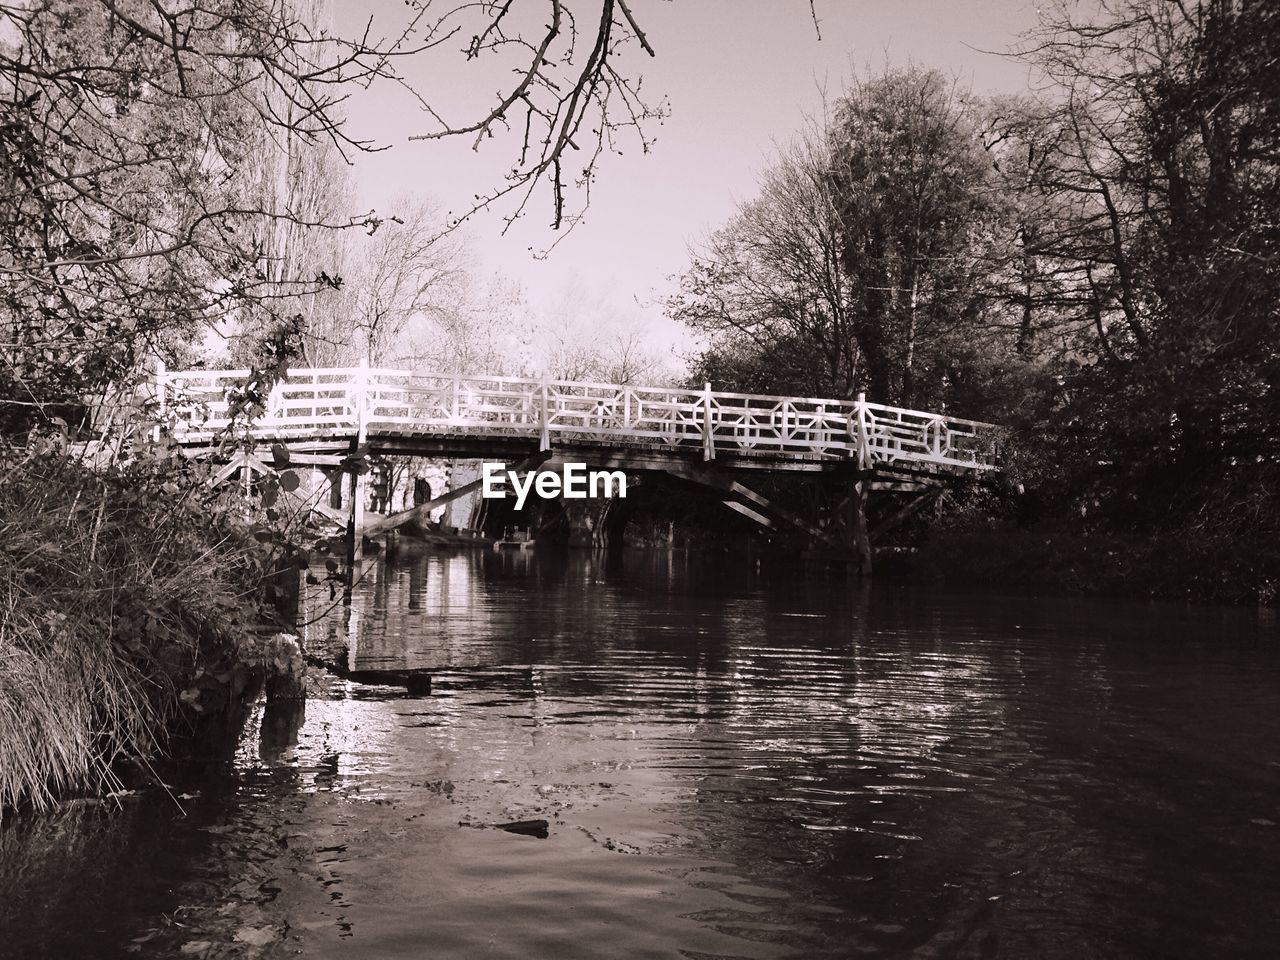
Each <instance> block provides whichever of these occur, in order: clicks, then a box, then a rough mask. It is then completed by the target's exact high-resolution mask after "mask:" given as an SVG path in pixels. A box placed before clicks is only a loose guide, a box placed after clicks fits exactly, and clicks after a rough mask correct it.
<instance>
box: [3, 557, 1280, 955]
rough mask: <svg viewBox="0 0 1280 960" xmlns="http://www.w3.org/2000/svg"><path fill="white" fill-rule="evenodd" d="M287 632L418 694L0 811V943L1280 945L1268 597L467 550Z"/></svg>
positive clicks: (385, 949) (838, 947) (1274, 672)
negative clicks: (401, 680) (867, 580)
mask: <svg viewBox="0 0 1280 960" xmlns="http://www.w3.org/2000/svg"><path fill="white" fill-rule="evenodd" d="M308 640H309V642H310V643H312V644H319V643H322V642H329V643H333V642H348V643H349V644H350V645H351V654H352V656H353V658H354V666H355V667H357V668H359V669H365V670H368V669H384V668H385V669H404V668H406V667H409V668H421V669H429V670H430V671H431V672H432V677H433V685H432V690H431V693H430V695H428V696H407V695H406V694H405V692H404V690H402V689H395V688H385V687H370V686H360V685H347V684H337V685H335V686H334V689H333V691H332V694H331V695H330V696H328V697H326V698H323V699H314V700H311V701H310V702H308V703H307V704H306V707H305V711H300V710H290V709H287V708H285V709H278V708H275V707H272V708H270V709H263V708H262V707H259V708H258V709H257V710H256V712H255V713H254V715H253V717H252V718H251V720H250V723H249V729H248V730H247V732H246V734H245V736H244V737H243V739H242V741H241V748H240V751H239V754H238V756H237V758H236V760H235V762H234V764H231V765H227V766H223V767H220V768H217V769H214V770H212V771H206V772H205V774H204V776H203V777H201V778H198V779H195V778H193V779H192V780H191V781H190V783H187V784H185V785H181V786H180V787H179V789H183V790H186V792H187V793H188V794H193V795H190V796H188V797H187V798H185V799H180V800H179V801H178V802H179V803H180V804H181V805H182V807H183V808H184V810H185V813H184V814H179V812H178V810H177V807H176V806H175V804H174V802H173V801H170V800H169V799H167V798H165V797H163V796H147V797H143V798H141V799H138V800H136V801H132V802H129V803H126V805H125V806H124V807H123V808H122V809H119V810H117V809H114V808H111V807H104V806H98V805H82V806H78V807H72V808H70V809H68V810H66V811H64V812H63V813H62V814H61V815H59V816H57V817H53V818H48V819H46V820H42V821H37V822H35V823H33V822H31V821H26V822H19V823H17V824H15V825H11V826H9V827H7V828H6V829H5V830H4V831H2V832H0V932H2V933H3V937H0V954H5V955H12V956H14V957H34V956H57V957H62V956H66V957H114V956H142V957H168V956H182V955H187V956H206V957H222V956H291V955H296V954H297V953H299V952H302V953H303V954H305V955H306V956H308V957H318V958H328V957H355V958H392V960H396V958H415V960H417V958H435V957H440V958H471V957H485V958H490V957H512V958H515V957H520V958H525V957H545V958H554V960H568V958H576V957H627V958H630V957H686V958H708V957H733V958H744V957H749V958H772V957H797V958H808V957H815V958H818V957H861V956H898V957H905V956H913V957H914V956H920V957H934V956H936V957H988V956H990V957H1010V958H1024V957H1064V958H1065V957H1072V958H1079V957H1181V956H1186V957H1208V956H1233V957H1234V956H1259V957H1271V956H1275V955H1276V949H1277V948H1276V944H1277V943H1278V942H1280V711H1278V710H1277V706H1278V699H1280V696H1278V691H1280V687H1278V685H1277V680H1278V679H1280V656H1278V655H1277V647H1278V644H1277V641H1278V640H1280V630H1278V628H1277V624H1276V621H1275V619H1274V614H1273V613H1270V612H1266V611H1263V612H1258V611H1245V610H1237V611H1221V610H1206V609H1193V608H1180V607H1155V606H1147V605H1134V604H1111V603H1099V602H1070V601H1043V600H1030V599H1009V598H1001V597H989V596H987V597H970V596H957V595H948V594H940V593H937V592H928V591H920V590H903V589H898V588H894V587H891V586H889V585H887V584H877V585H876V586H875V587H874V589H870V590H868V589H864V588H862V587H860V586H859V585H858V584H857V583H855V582H850V581H848V580H846V579H844V578H843V577H841V576H837V575H832V574H828V573H827V572H825V571H823V570H821V569H815V570H802V569H798V568H797V569H794V570H789V571H768V570H766V572H765V573H760V572H757V571H754V570H749V569H747V568H746V566H745V565H743V564H739V563H737V562H736V561H734V560H731V559H727V558H719V557H717V558H713V559H706V558H697V557H689V556H685V555H682V554H675V555H667V554H639V553H637V554H633V555H629V556H627V557H626V558H624V559H623V561H622V562H621V564H607V563H606V562H605V561H603V560H602V559H594V558H590V557H588V556H585V555H573V556H571V557H569V558H568V559H567V560H565V559H564V558H559V559H555V558H545V557H544V558H538V557H536V556H535V555H533V554H519V555H517V554H495V553H463V554H456V555H431V556H427V557H423V558H420V559H418V560H414V561H406V562H403V563H400V564H390V565H388V564H386V563H385V562H383V563H377V564H374V565H372V566H371V567H370V568H369V570H368V575H367V578H366V581H365V582H364V584H362V586H361V588H360V590H359V591H358V595H357V597H356V602H355V604H354V605H353V607H352V608H351V610H350V611H342V610H338V611H333V612H332V613H330V614H329V615H327V616H324V617H322V618H321V619H320V620H318V621H317V622H316V623H314V624H313V625H311V627H309V630H308ZM534 819H543V820H546V821H548V827H547V836H546V837H545V838H540V837H537V836H529V835H522V834H516V833H510V832H506V831H504V830H500V829H494V827H495V825H497V824H502V823H506V822H510V821H522V820H534ZM6 951H8V953H6Z"/></svg>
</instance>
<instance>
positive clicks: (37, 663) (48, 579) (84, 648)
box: [0, 448, 265, 815]
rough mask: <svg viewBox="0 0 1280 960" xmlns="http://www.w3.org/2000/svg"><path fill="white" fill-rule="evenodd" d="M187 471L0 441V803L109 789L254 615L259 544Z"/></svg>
mask: <svg viewBox="0 0 1280 960" xmlns="http://www.w3.org/2000/svg"><path fill="white" fill-rule="evenodd" d="M189 471H190V468H189V467H188V466H187V465H185V464H183V463H182V462H181V461H180V458H172V457H171V458H166V457H163V456H147V457H145V458H139V459H136V460H134V461H133V462H131V463H130V464H129V465H127V466H124V467H121V468H118V469H115V470H112V471H110V472H107V473H101V472H95V471H91V470H89V469H87V468H86V467H85V466H84V465H83V464H81V463H79V462H77V461H76V460H74V459H72V458H69V457H67V456H66V455H64V454H62V453H59V452H58V451H57V450H56V449H54V448H50V449H47V450H44V451H43V452H35V451H32V450H29V449H21V450H13V449H7V450H0V815H2V814H3V811H4V810H5V809H8V808H13V807H16V806H19V805H29V806H31V807H34V808H36V809H41V808H45V807H48V806H49V805H50V804H52V803H53V802H54V801H55V800H56V799H57V798H59V797H61V796H65V795H68V794H75V793H101V792H106V791H110V790H112V789H114V788H117V787H118V786H119V780H118V779H117V773H116V770H117V763H118V762H119V761H122V760H126V759H128V760H133V761H137V762H139V763H143V764H145V763H146V762H147V760H148V758H150V757H151V756H153V754H154V753H155V751H156V749H157V747H158V746H160V745H161V744H162V742H163V741H164V739H165V736H166V731H168V730H169V729H171V728H172V726H173V722H174V720H175V719H176V718H177V717H179V716H180V715H181V714H182V712H183V710H184V706H183V704H184V696H185V697H186V698H187V699H188V700H189V699H190V698H191V694H190V690H189V685H190V684H191V683H193V682H194V681H195V679H196V678H198V677H201V676H203V675H206V674H209V673H210V672H212V671H216V670H219V669H222V668H224V667H225V666H226V665H227V664H228V663H231V662H234V645H235V644H236V643H237V639H238V638H240V637H243V636H245V635H246V633H247V629H248V627H250V626H251V625H252V624H253V623H254V622H256V620H257V607H256V598H257V596H258V595H259V587H260V583H261V578H262V570H263V564H264V562H265V559H264V557H263V555H262V554H263V552H264V551H263V550H262V548H261V547H260V546H259V545H258V544H256V543H255V542H254V541H253V539H252V538H251V537H250V536H249V532H248V530H247V528H246V527H245V525H244V524H243V523H242V522H240V521H238V520H237V519H236V516H235V514H234V513H233V512H232V511H231V510H230V509H229V507H228V505H227V504H225V503H221V502H219V501H218V499H217V498H216V496H215V495H214V494H213V493H212V492H211V491H209V490H208V489H207V488H205V487H204V486H203V485H202V484H200V483H199V482H198V478H196V477H194V476H193V475H191V474H190V472H189Z"/></svg>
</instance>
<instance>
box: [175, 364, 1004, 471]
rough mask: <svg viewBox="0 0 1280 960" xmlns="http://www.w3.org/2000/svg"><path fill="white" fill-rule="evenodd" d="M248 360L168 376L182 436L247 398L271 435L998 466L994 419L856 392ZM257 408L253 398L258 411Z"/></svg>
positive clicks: (258, 428) (256, 425) (201, 430)
mask: <svg viewBox="0 0 1280 960" xmlns="http://www.w3.org/2000/svg"><path fill="white" fill-rule="evenodd" d="M250 377H251V373H250V371H248V370H186V371H168V372H162V373H161V374H160V375H159V377H158V381H157V391H158V394H159V396H160V398H161V407H162V408H163V409H166V410H167V411H168V414H169V418H170V420H171V422H172V423H173V425H174V426H173V429H174V433H175V435H176V436H177V437H178V438H179V439H181V440H184V441H187V442H200V441H202V440H206V439H210V438H212V437H214V436H216V435H217V434H218V433H219V432H220V431H222V430H224V429H225V428H227V427H228V426H230V425H231V424H232V422H233V420H235V418H236V413H237V411H238V410H240V409H241V408H242V407H243V406H244V404H243V403H242V402H241V401H242V400H243V398H245V397H246V396H255V397H257V398H258V399H259V400H261V401H262V412H261V413H260V414H259V415H257V416H255V417H253V418H252V421H251V422H250V423H242V424H241V425H242V426H245V427H246V428H247V429H250V430H251V431H252V432H253V433H254V434H255V435H257V436H260V437H262V438H264V439H267V438H281V439H289V438H303V437H309V438H316V439H323V438H325V437H338V436H350V435H352V434H353V433H354V432H356V431H358V430H359V429H361V428H363V429H364V430H365V431H366V432H367V433H369V434H370V435H374V436H376V435H378V434H379V433H394V434H399V435H431V434H465V435H474V436H494V437H497V436H505V437H528V438H535V439H537V440H538V441H539V445H540V446H541V448H542V449H550V448H551V447H552V446H554V445H555V443H556V442H557V441H559V442H561V443H563V442H574V441H596V442H600V443H604V444H614V445H618V446H622V447H625V446H633V447H634V446H644V445H658V446H675V447H681V448H691V449H698V450H700V451H701V452H702V455H703V456H704V457H705V458H706V459H714V458H715V457H716V455H717V454H718V453H736V454H760V455H773V456H778V457H786V456H799V457H808V458H818V459H826V458H832V459H850V458H856V459H858V460H859V461H860V462H861V463H862V464H863V465H865V466H870V465H872V464H874V463H876V462H898V461H911V462H916V463H930V464H936V465H938V466H949V467H958V468H968V469H979V470H987V469H994V468H995V467H996V464H997V461H996V454H997V451H996V437H997V430H996V428H995V427H994V426H993V425H991V424H987V423H981V422H978V421H973V420H962V419H958V418H955V417H949V416H946V415H943V414H935V413H928V412H925V411H919V410H908V409H904V408H900V407H890V406H885V405H883V404H877V403H868V402H866V401H864V400H862V399H859V400H852V401H851V400H829V399H820V398H806V397H782V396H765V395H758V394H745V393H727V392H721V391H712V390H711V389H710V388H709V387H707V388H704V389H702V390H689V389H679V388H669V387H643V386H629V385H619V384H608V383H591V382H577V381H567V380H540V379H531V378H524V377H487V376H452V375H433V374H422V373H417V372H415V371H410V370H392V369H374V368H366V367H355V368H350V367H331V368H316V369H309V368H308V369H293V370H289V371H288V374H287V376H286V377H285V378H283V379H281V380H280V381H279V382H277V383H275V384H274V385H272V386H271V387H270V389H269V390H266V391H265V392H264V390H263V389H262V388H261V386H260V385H258V384H255V383H253V382H252V381H251V380H250ZM253 409H254V410H255V411H256V409H257V408H256V407H255V408H253Z"/></svg>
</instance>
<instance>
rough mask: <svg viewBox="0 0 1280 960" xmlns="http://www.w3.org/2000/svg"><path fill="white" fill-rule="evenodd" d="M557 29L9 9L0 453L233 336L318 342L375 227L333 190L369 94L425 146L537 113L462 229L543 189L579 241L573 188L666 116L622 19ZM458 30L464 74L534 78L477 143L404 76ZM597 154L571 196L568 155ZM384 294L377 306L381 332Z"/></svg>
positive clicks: (2, 169)
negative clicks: (319, 311) (517, 55)
mask: <svg viewBox="0 0 1280 960" xmlns="http://www.w3.org/2000/svg"><path fill="white" fill-rule="evenodd" d="M552 6H553V8H554V9H553V17H552V22H551V23H550V24H547V25H544V26H542V27H540V28H539V27H533V28H530V27H529V25H528V24H527V23H525V22H523V21H522V20H517V18H516V17H515V16H514V15H510V16H509V13H510V10H509V8H510V4H505V5H501V6H498V5H491V4H481V5H477V4H457V5H448V4H446V5H443V6H442V7H440V8H438V9H437V8H432V9H431V10H430V11H428V10H427V9H426V8H425V7H421V8H418V7H416V6H415V9H414V10H412V11H410V12H409V14H408V15H407V16H408V22H407V23H404V24H401V25H400V29H394V30H393V31H392V32H391V33H390V34H389V35H390V36H391V37H392V39H391V40H388V41H374V40H371V39H370V38H369V37H368V36H367V35H366V36H356V37H344V36H340V35H337V34H335V33H334V32H333V31H332V30H331V29H329V28H327V27H326V26H325V25H324V20H325V16H324V11H325V7H326V4H325V3H324V2H323V0H298V2H292V0H290V2H281V0H210V2H207V3H201V4H196V5H183V4H171V3H161V2H148V0H36V2H33V3H18V4H4V5H0V76H3V78H4V84H3V93H0V157H2V158H3V161H2V162H0V251H2V252H0V327H2V328H3V336H2V337H0V399H2V400H3V406H2V408H0V430H2V431H4V432H7V433H11V434H12V433H19V432H22V431H24V430H26V429H27V428H28V427H29V426H31V425H32V424H35V423H40V422H47V421H48V420H49V419H50V418H52V417H60V418H62V419H64V420H68V421H70V422H80V421H82V420H83V419H85V418H86V415H87V411H86V408H85V403H86V400H87V398H88V397H90V396H93V395H95V394H98V393H101V392H103V391H104V390H105V389H106V388H107V387H108V386H109V385H110V384H113V383H116V382H118V381H120V380H122V379H128V378H129V377H130V376H131V375H133V374H135V373H136V372H137V370H138V369H139V367H140V366H142V365H144V364H145V363H146V361H148V360H149V359H150V358H151V357H153V356H159V357H160V358H161V359H164V360H166V361H168V362H170V363H171V364H172V363H175V362H177V363H183V362H184V361H185V360H188V359H190V354H191V350H192V348H193V346H194V345H196V344H198V343H199V342H200V340H201V339H202V337H204V336H205V335H206V334H208V333H210V332H213V333H219V332H225V329H226V328H227V327H228V326H235V327H237V328H238V329H239V330H240V331H242V332H244V333H245V334H247V335H248V336H249V337H250V338H251V339H252V338H258V337H277V338H278V336H279V331H281V330H282V329H287V330H292V331H299V330H301V329H303V328H305V327H307V326H309V322H310V320H312V319H314V317H312V316H311V314H312V312H313V310H314V308H315V307H316V300H315V298H316V297H319V298H320V299H321V300H322V301H324V302H325V304H328V305H334V306H337V305H338V301H336V298H334V297H332V296H329V295H328V294H330V293H332V292H333V291H334V290H335V289H336V288H338V287H340V286H341V284H342V270H343V269H344V267H345V264H344V263H343V258H342V256H341V250H340V249H339V247H340V245H334V244H332V243H330V242H328V238H329V237H330V236H331V235H332V234H333V233H335V232H339V231H343V230H345V229H349V228H351V227H359V226H363V227H365V228H367V229H369V230H375V229H376V228H377V227H378V225H379V224H380V222H381V221H380V219H379V218H378V217H377V216H374V215H372V214H368V213H366V214H355V213H352V212H351V210H350V209H349V203H350V201H349V198H348V197H346V196H344V195H343V192H342V191H341V190H340V189H333V188H335V187H340V186H341V177H340V176H337V175H336V173H335V171H336V170H338V169H339V168H340V165H341V164H342V163H343V162H345V161H346V160H347V159H348V158H349V156H350V155H351V154H353V153H355V152H358V151H363V150H372V149H377V148H378V146H379V145H377V144H370V143H366V142H363V141H359V140H356V139H353V138H352V137H351V136H350V135H349V134H348V133H347V132H346V126H345V123H344V117H343V104H344V103H345V101H346V100H347V98H348V97H349V96H350V95H351V94H352V93H353V92H355V91H356V90H358V89H360V88H362V87H366V86H368V85H370V84H373V83H375V82H376V83H379V84H382V85H383V86H384V88H386V87H395V88H396V89H398V90H399V91H401V92H403V93H406V94H407V95H409V96H410V97H411V98H413V99H414V100H416V101H417V103H418V105H419V106H421V107H422V108H423V114H422V116H423V117H424V120H425V122H427V123H429V124H430V126H431V128H432V129H430V130H429V131H428V132H427V133H424V134H422V136H423V137H427V138H435V137H448V136H466V135H470V134H476V135H478V136H479V137H481V138H487V137H490V136H495V135H496V134H497V133H498V132H500V131H501V130H502V129H504V128H505V127H506V125H507V124H508V123H509V122H510V120H511V119H513V115H515V114H518V113H520V112H522V111H527V115H526V116H525V117H524V121H525V122H524V124H523V127H524V135H523V140H522V142H521V144H520V146H519V147H518V150H519V151H520V158H519V162H518V163H516V164H514V165H513V166H512V168H511V170H512V172H511V175H510V177H509V178H508V179H507V180H506V181H504V183H503V184H502V185H501V186H499V187H496V188H495V189H494V191H493V192H492V193H491V194H489V195H487V196H485V197H482V198H478V199H477V202H476V205H475V207H474V208H473V211H472V212H474V210H478V209H481V208H483V207H484V206H486V205H487V204H488V203H490V202H492V201H494V200H497V199H498V198H500V197H503V196H508V195H512V194H517V195H518V193H519V192H520V191H525V194H524V196H525V202H527V200H528V196H529V195H530V194H531V193H532V191H533V190H534V188H535V187H536V186H537V185H538V184H540V183H542V182H544V180H549V181H550V183H551V185H552V187H553V191H552V192H553V199H552V208H553V210H554V213H555V220H556V223H557V225H559V224H560V223H562V222H566V223H572V222H573V221H574V220H575V219H576V215H575V214H574V213H573V212H572V208H571V207H569V206H567V204H568V203H570V201H568V200H567V199H566V198H567V194H569V193H570V192H571V189H572V184H573V182H574V181H575V180H577V181H578V182H579V183H580V184H581V185H582V186H583V188H584V194H585V188H586V186H587V185H588V184H589V182H590V179H591V177H592V175H593V169H594V165H595V163H596V160H597V159H598V158H599V156H600V155H601V154H602V153H603V152H605V151H606V150H611V149H616V148H617V145H616V143H615V140H614V138H615V137H616V136H617V135H618V134H619V133H621V132H622V131H623V130H624V129H628V130H633V131H635V132H637V133H638V134H639V136H640V138H641V141H642V142H644V143H646V145H647V141H645V139H644V134H643V132H642V131H641V121H643V120H645V119H647V118H649V117H652V116H655V115H656V114H655V112H654V111H651V110H650V109H649V108H648V107H647V106H646V105H645V104H644V102H643V101H642V100H641V99H640V97H639V95H638V85H637V82H636V81H634V80H633V79H632V78H630V77H628V76H626V75H624V74H622V73H621V72H619V70H618V69H617V67H616V60H617V58H618V57H619V56H620V55H621V51H622V50H624V49H625V48H626V47H628V46H629V45H630V44H632V43H637V44H639V45H640V46H641V47H643V48H645V49H648V43H647V41H646V40H645V39H644V37H643V34H642V33H641V31H640V28H639V26H638V23H637V21H636V19H635V17H634V16H633V14H632V13H631V11H630V10H629V9H628V8H627V6H626V4H625V3H623V2H622V0H606V3H605V5H604V10H603V16H602V17H601V18H600V19H599V21H598V26H597V29H596V30H595V31H591V30H579V29H578V26H577V20H576V16H575V10H574V6H575V5H574V4H570V3H561V2H556V3H554V4H553V5H552ZM460 31H464V32H465V35H469V36H471V37H472V42H471V44H469V45H468V47H467V50H466V60H465V63H466V64H467V65H468V66H470V67H472V68H478V67H480V66H481V65H484V64H488V65H496V64H497V63H498V62H502V67H503V68H507V67H510V65H511V64H510V54H512V53H513V52H514V51H516V50H521V51H527V52H528V53H529V55H530V58H531V60H530V63H529V64H528V65H527V69H524V70H521V71H518V72H517V74H516V78H515V79H514V80H512V79H509V77H510V75H508V79H506V80H505V81H504V85H505V86H506V87H508V88H509V95H508V94H505V93H504V94H502V95H500V99H499V101H498V103H497V104H496V105H495V106H494V107H492V108H491V109H489V110H487V111H485V112H484V114H483V116H482V117H481V118H480V119H479V120H478V121H476V122H475V123H458V124H453V125H451V124H449V123H447V122H445V121H444V120H442V119H441V114H440V113H439V111H437V110H436V109H435V108H434V107H432V105H431V98H428V97H426V96H425V95H424V94H423V93H422V92H421V91H419V90H416V89H414V88H413V86H412V85H411V84H410V83H409V82H408V81H407V80H406V79H405V76H404V75H403V74H402V73H401V72H400V69H399V65H400V64H401V63H403V62H404V61H405V60H406V58H410V57H417V56H425V55H427V54H428V53H430V52H431V51H434V50H435V49H436V48H437V47H438V46H439V45H440V44H441V43H444V42H445V41H447V40H448V39H449V38H451V37H453V36H455V35H456V34H458V33H459V32H460ZM535 33H537V34H538V39H537V40H536V41H535V40H533V39H532V36H533V34H535ZM584 47H585V48H586V52H585V55H584V54H583V48H584ZM578 55H582V56H583V58H584V60H585V62H580V61H579V60H578ZM619 110H620V111H621V112H619ZM539 137H541V139H540V140H539ZM593 138H594V141H595V142H594V147H595V152H594V153H593V154H592V155H591V156H589V157H587V158H586V159H585V161H581V162H577V163H575V164H574V167H575V168H576V169H580V170H581V171H582V172H581V176H580V178H579V177H574V176H572V175H566V171H565V168H564V165H563V164H562V162H561V161H562V156H563V154H564V152H565V151H566V150H570V149H572V150H579V149H586V150H588V152H590V150H591V147H592V146H593V143H592V140H593ZM523 207H524V204H523V203H521V204H520V206H519V209H523ZM464 218H465V214H464V216H463V217H461V218H460V217H454V218H453V219H452V221H451V222H452V223H453V224H456V223H457V222H458V220H459V219H464ZM449 225H450V224H442V225H441V226H440V228H439V229H440V230H445V229H447V228H448V227H449ZM437 232H438V231H437ZM400 242H401V243H403V242H404V234H401V237H400ZM412 242H414V243H419V244H421V243H425V242H426V240H425V239H419V238H413V240H412ZM391 285H392V286H394V282H393V283H392V284H391ZM387 288H388V283H387V282H385V278H381V279H379V278H374V280H373V282H371V283H370V284H369V285H368V286H367V292H371V293H372V294H373V295H374V299H375V300H376V301H377V302H375V303H372V304H371V305H370V309H369V311H367V312H368V313H369V317H367V318H366V320H367V322H369V323H374V322H375V320H376V319H377V318H375V317H374V314H379V313H381V312H382V304H383V302H384V301H385V299H386V297H385V296H384V295H385V294H386V291H387ZM391 299H392V301H394V302H395V303H396V304H397V306H396V307H395V308H394V309H400V305H402V303H403V300H404V298H403V297H402V296H400V294H399V293H396V294H394V295H393V296H392V297H391ZM250 352H252V351H250Z"/></svg>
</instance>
